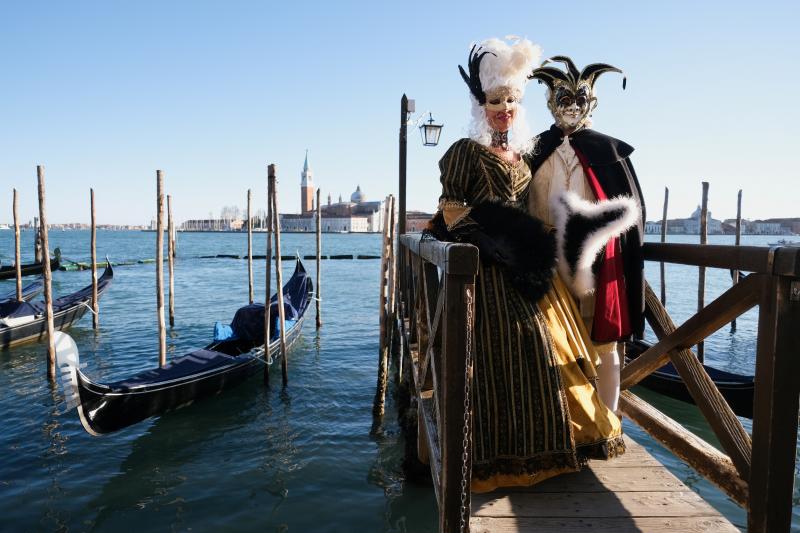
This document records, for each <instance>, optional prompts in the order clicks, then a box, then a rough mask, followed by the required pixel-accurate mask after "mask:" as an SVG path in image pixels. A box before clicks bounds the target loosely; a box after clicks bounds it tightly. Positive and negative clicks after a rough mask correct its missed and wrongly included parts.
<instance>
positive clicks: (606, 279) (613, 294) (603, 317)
mask: <svg viewBox="0 0 800 533" xmlns="http://www.w3.org/2000/svg"><path fill="white" fill-rule="evenodd" d="M573 149H575V146H573ZM575 154H577V156H578V159H579V160H580V162H581V166H583V172H584V174H585V175H586V180H587V181H588V182H589V186H590V187H591V188H592V192H594V195H595V197H596V198H597V199H598V200H607V199H608V196H606V193H605V192H604V191H603V188H602V187H601V186H600V182H599V181H598V179H597V176H596V175H595V173H594V170H592V167H591V166H589V161H587V159H586V157H585V156H584V155H583V154H582V153H581V152H580V151H578V150H577V149H575ZM596 285H597V286H596V288H595V303H594V320H593V322H592V335H591V336H592V340H594V341H598V342H611V341H617V340H620V339H622V338H624V337H627V336H629V335H630V334H631V323H630V318H629V315H628V303H627V302H628V298H627V293H626V291H625V271H624V269H623V264H622V248H621V246H620V242H619V239H618V238H616V237H614V238H613V239H611V240H609V241H608V243H607V244H606V249H605V258H604V259H603V262H602V264H601V265H600V272H599V273H598V275H597V280H596Z"/></svg>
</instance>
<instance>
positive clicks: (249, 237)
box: [247, 189, 253, 304]
mask: <svg viewBox="0 0 800 533" xmlns="http://www.w3.org/2000/svg"><path fill="white" fill-rule="evenodd" d="M252 197H253V193H252V191H251V190H250V189H247V298H248V301H249V302H250V303H251V304H252V303H253V225H252V224H251V218H250V217H251V215H250V202H251V200H252Z"/></svg>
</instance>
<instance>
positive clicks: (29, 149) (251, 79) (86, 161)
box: [0, 0, 800, 223]
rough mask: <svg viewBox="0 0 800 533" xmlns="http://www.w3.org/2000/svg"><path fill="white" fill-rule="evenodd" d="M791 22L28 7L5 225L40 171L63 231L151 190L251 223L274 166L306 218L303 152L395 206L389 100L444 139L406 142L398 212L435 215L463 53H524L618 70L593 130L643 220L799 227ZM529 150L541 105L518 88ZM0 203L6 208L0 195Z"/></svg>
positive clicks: (3, 122)
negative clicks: (158, 177) (517, 46)
mask: <svg viewBox="0 0 800 533" xmlns="http://www.w3.org/2000/svg"><path fill="white" fill-rule="evenodd" d="M799 15H800V8H798V3H797V2H775V1H766V2H760V3H755V2H731V1H727V2H722V1H719V2H716V1H715V2H684V1H673V2H659V3H655V2H633V1H631V2H600V1H594V2H584V1H573V2H570V3H568V4H564V3H561V2H552V1H548V2H541V1H537V2H532V1H530V0H528V1H522V2H513V1H509V2H504V3H498V4H496V5H495V4H491V3H489V2H485V1H482V2H436V3H434V2H404V3H396V2H386V3H379V2H342V3H335V2H319V3H316V2H238V1H227V2H199V1H191V2H189V1H185V2H166V1H160V2H146V1H139V2H120V1H108V2H38V1H18V2H3V3H2V4H0V67H2V68H0V183H1V184H2V187H1V188H0V191H2V194H3V195H5V197H6V200H4V201H0V205H3V206H5V207H3V208H0V222H5V221H10V220H11V213H10V206H11V188H12V187H17V188H18V189H19V190H20V194H21V212H22V217H23V219H25V220H27V219H29V218H30V217H32V216H33V214H34V213H35V210H36V204H35V198H36V189H35V167H36V165H37V164H43V165H45V168H46V173H47V187H48V213H49V218H50V219H51V221H53V222H68V221H88V218H89V216H88V189H89V187H94V188H95V191H96V195H97V202H98V206H97V210H98V220H99V221H100V222H105V223H146V222H147V221H149V220H150V218H152V216H153V213H154V203H155V202H154V195H155V170H156V169H159V168H160V169H163V170H164V172H165V175H166V180H167V181H166V183H167V190H168V192H170V193H171V194H172V195H173V197H174V205H175V214H176V218H177V219H178V220H179V221H180V220H183V219H186V218H189V217H201V216H207V215H208V213H209V212H210V211H213V212H214V213H218V212H219V209H220V207H222V206H224V205H234V204H235V205H239V206H242V207H243V206H244V205H245V202H246V191H247V189H248V188H252V189H253V191H254V194H255V195H256V198H257V199H258V201H259V207H260V206H261V205H263V204H265V202H264V201H262V200H263V198H264V196H265V191H266V184H265V182H266V166H267V164H268V163H276V164H277V165H278V171H279V178H280V194H281V197H280V203H281V208H282V209H281V210H282V211H285V212H294V211H296V210H298V209H299V183H300V171H301V169H302V163H303V156H304V153H305V149H306V148H308V149H309V151H310V163H311V166H312V168H313V170H314V175H315V181H316V183H317V185H318V186H319V187H321V188H322V192H323V195H324V196H327V194H328V193H329V192H330V193H332V195H333V197H334V199H336V198H337V197H338V196H339V194H342V195H343V196H345V197H346V196H348V195H349V194H350V193H351V192H352V191H353V190H354V189H355V187H356V185H361V188H362V190H363V191H364V192H365V193H366V195H367V197H368V198H369V199H378V198H379V197H383V196H385V195H386V194H388V193H390V192H396V187H397V186H396V181H397V133H398V121H399V100H400V96H401V95H402V94H403V92H405V93H407V94H408V95H409V97H411V98H414V99H415V100H416V102H417V110H418V111H419V112H422V111H426V110H431V111H432V112H433V115H434V117H435V118H436V119H437V121H442V122H444V124H445V128H444V131H443V134H442V142H441V144H440V146H438V147H436V148H423V147H422V146H421V143H419V135H418V132H411V135H410V144H409V151H408V158H409V167H408V168H409V173H408V174H409V189H408V190H409V198H408V206H409V209H421V210H428V211H430V210H433V209H434V208H435V206H436V201H437V198H438V195H439V187H440V186H439V182H438V167H437V161H438V159H439V158H440V157H441V155H442V154H443V153H444V151H445V150H446V148H447V146H448V145H449V144H451V143H452V142H454V141H455V140H456V139H458V138H460V137H463V136H464V135H465V131H466V126H467V122H468V118H469V100H468V92H467V89H466V87H465V86H464V84H463V82H462V81H461V79H460V77H459V75H458V71H457V65H458V64H459V63H461V64H464V62H465V61H466V56H467V52H468V49H469V44H470V42H471V41H473V40H481V39H484V38H487V37H491V36H503V35H508V34H515V35H522V36H527V37H528V38H530V39H531V40H533V41H534V42H537V43H539V44H540V45H541V46H542V47H543V49H544V54H545V56H548V55H555V54H567V55H570V56H572V57H573V58H574V59H575V61H576V62H577V63H578V64H579V65H583V64H586V63H589V62H596V61H604V62H609V63H612V64H614V65H617V66H619V67H621V68H622V69H624V70H625V72H626V74H627V76H628V88H627V90H626V91H624V92H623V91H622V90H621V82H620V79H619V77H618V76H616V75H613V74H608V75H606V76H604V77H603V78H601V79H600V81H599V82H598V83H597V89H598V96H599V107H598V109H597V111H596V112H595V113H594V124H595V128H596V129H598V130H599V131H602V132H605V133H608V134H610V135H613V136H615V137H618V138H620V139H623V140H625V141H627V142H628V143H630V144H632V145H633V146H634V147H635V148H636V151H635V152H634V154H633V161H634V164H635V166H636V170H637V173H638V175H639V179H640V181H641V183H642V187H643V190H644V195H645V200H646V202H647V206H648V215H649V217H648V218H651V219H652V218H655V217H658V216H660V211H661V204H662V199H663V191H664V187H665V186H669V187H670V215H671V216H674V217H678V216H686V215H688V214H689V213H690V212H691V211H692V210H693V209H694V207H695V206H696V205H697V204H698V203H699V201H700V194H701V185H700V182H701V181H703V180H706V181H709V182H710V183H711V190H710V209H711V211H712V213H713V215H714V217H715V218H726V217H731V216H734V215H735V203H736V192H737V190H738V189H739V188H742V189H744V208H743V210H744V213H743V214H744V216H745V217H746V218H766V217H776V216H800V208H798V197H800V185H798V172H797V170H796V168H797V164H796V162H795V161H794V159H795V154H794V150H795V149H797V148H796V144H797V140H798V135H797V134H796V125H797V124H798V123H799V122H800V112H799V111H798V105H797V102H796V99H797V87H798V82H799V81H800V80H799V79H798V77H800V74H798V69H797V68H796V67H797V51H798V50H800V37H798V33H799V32H797V31H796V29H795V28H794V27H793V25H794V24H795V23H796V22H797V20H800V16H799ZM525 104H526V107H527V109H528V116H529V120H530V122H531V124H532V129H533V130H534V131H540V130H543V129H546V128H547V127H549V124H550V116H549V114H548V112H547V110H546V107H545V101H544V89H543V88H542V86H540V85H537V84H531V85H529V87H528V91H527V95H526V100H525ZM0 196H1V195H0Z"/></svg>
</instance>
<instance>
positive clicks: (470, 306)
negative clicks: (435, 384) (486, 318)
mask: <svg viewBox="0 0 800 533" xmlns="http://www.w3.org/2000/svg"><path fill="white" fill-rule="evenodd" d="M474 295H475V276H474V275H473V276H461V275H456V274H450V273H445V274H444V298H445V300H444V309H443V310H442V312H443V324H442V326H440V327H443V330H442V356H441V359H442V362H441V367H442V368H441V370H442V376H441V381H440V382H439V393H438V397H437V398H436V400H438V403H439V413H440V422H439V431H440V433H439V435H440V438H441V443H442V445H441V446H442V447H441V449H440V450H439V453H440V458H441V465H442V467H441V474H440V475H439V483H440V486H439V495H440V498H441V501H440V504H439V531H459V521H460V519H461V518H462V516H463V519H464V521H465V523H466V525H467V528H466V530H467V531H469V519H470V516H469V514H470V513H469V511H470V490H469V486H470V481H471V472H472V461H471V455H472V454H471V452H470V450H466V451H467V454H466V455H467V457H466V463H467V464H466V465H463V464H462V454H464V451H465V450H464V419H465V418H467V419H468V416H465V414H464V410H465V400H466V398H465V391H466V387H467V386H468V384H471V383H470V382H471V381H472V378H471V374H470V377H469V378H467V377H466V375H467V370H468V367H467V357H466V355H467V351H468V350H469V351H470V352H471V353H472V357H474V350H475V344H474V341H472V337H471V335H469V337H468V333H467V328H468V327H470V326H471V327H474V322H472V320H471V317H474V313H475V300H474V298H475V296H474ZM468 339H469V340H468ZM470 341H472V342H470ZM470 366H472V365H470ZM467 380H469V381H467ZM471 433H472V432H471V431H468V434H467V442H468V443H469V442H471V439H472V437H471ZM470 447H471V446H470ZM462 466H466V472H467V477H466V480H465V481H466V484H467V490H466V492H465V494H463V497H464V500H462V499H461V498H462V494H461V482H462V470H461V468H462ZM462 502H463V504H462ZM462 512H463V515H462Z"/></svg>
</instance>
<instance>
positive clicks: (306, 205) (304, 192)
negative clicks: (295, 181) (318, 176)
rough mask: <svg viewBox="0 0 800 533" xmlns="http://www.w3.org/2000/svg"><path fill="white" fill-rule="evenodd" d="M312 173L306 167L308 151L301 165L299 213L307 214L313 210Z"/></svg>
mask: <svg viewBox="0 0 800 533" xmlns="http://www.w3.org/2000/svg"><path fill="white" fill-rule="evenodd" d="M312 176H313V173H312V172H311V168H309V166H308V150H306V160H305V163H303V172H301V173H300V213H303V214H304V213H309V212H311V211H313V209H314V180H313V178H312Z"/></svg>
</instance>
